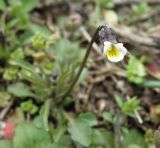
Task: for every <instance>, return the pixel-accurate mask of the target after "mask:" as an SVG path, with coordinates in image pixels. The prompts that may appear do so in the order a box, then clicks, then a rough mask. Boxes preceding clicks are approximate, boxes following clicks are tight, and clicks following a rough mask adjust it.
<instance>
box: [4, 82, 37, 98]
mask: <svg viewBox="0 0 160 148" xmlns="http://www.w3.org/2000/svg"><path fill="white" fill-rule="evenodd" d="M7 90H8V92H10V93H12V94H13V95H14V96H16V97H28V96H30V97H35V95H34V94H33V93H32V92H31V91H30V89H29V87H28V86H27V85H25V84H24V83H21V82H17V83H15V84H12V85H10V86H9V87H8V89H7Z"/></svg>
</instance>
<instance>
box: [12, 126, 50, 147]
mask: <svg viewBox="0 0 160 148" xmlns="http://www.w3.org/2000/svg"><path fill="white" fill-rule="evenodd" d="M49 143H51V139H50V137H49V135H48V133H47V132H46V131H44V130H42V129H38V128H37V127H35V126H34V125H33V124H31V123H22V124H20V125H19V126H18V127H17V128H16V131H15V136H14V139H13V144H14V147H15V148H43V147H44V146H45V145H47V144H49Z"/></svg>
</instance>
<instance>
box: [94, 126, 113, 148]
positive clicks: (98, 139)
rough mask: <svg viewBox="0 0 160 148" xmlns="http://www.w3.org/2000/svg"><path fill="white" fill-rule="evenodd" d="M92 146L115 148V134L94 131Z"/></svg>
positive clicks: (99, 130)
mask: <svg viewBox="0 0 160 148" xmlns="http://www.w3.org/2000/svg"><path fill="white" fill-rule="evenodd" d="M92 145H95V147H96V145H103V146H104V147H106V148H114V147H115V146H114V135H113V133H111V132H109V131H106V130H104V129H94V130H93V136H92Z"/></svg>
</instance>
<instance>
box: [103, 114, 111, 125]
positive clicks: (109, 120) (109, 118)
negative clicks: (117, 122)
mask: <svg viewBox="0 0 160 148" xmlns="http://www.w3.org/2000/svg"><path fill="white" fill-rule="evenodd" d="M102 116H103V118H104V119H105V120H106V121H108V122H110V123H112V124H113V123H114V119H113V116H112V115H111V113H109V112H103V114H102Z"/></svg>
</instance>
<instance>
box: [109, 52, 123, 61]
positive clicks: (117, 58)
mask: <svg viewBox="0 0 160 148" xmlns="http://www.w3.org/2000/svg"><path fill="white" fill-rule="evenodd" d="M107 57H108V60H109V61H111V62H119V61H121V60H123V58H124V56H123V54H120V55H119V56H114V57H111V56H107Z"/></svg>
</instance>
